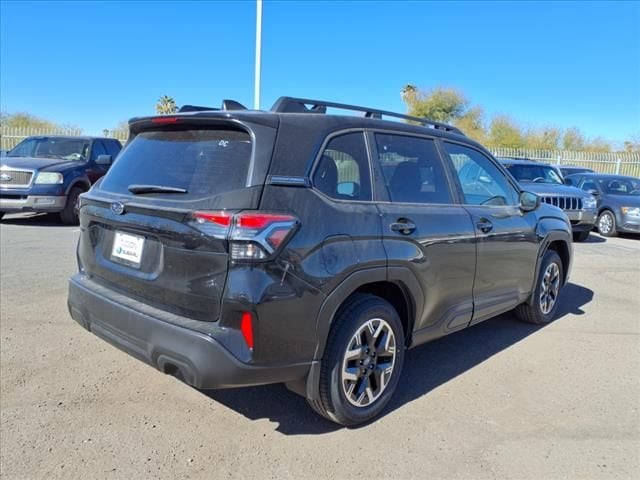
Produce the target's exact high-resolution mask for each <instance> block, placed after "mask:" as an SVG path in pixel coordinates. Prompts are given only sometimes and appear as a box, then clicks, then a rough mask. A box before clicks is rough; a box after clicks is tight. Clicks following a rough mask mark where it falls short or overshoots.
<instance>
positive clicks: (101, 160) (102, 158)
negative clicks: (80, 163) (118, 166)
mask: <svg viewBox="0 0 640 480" xmlns="http://www.w3.org/2000/svg"><path fill="white" fill-rule="evenodd" d="M96 165H111V155H98V158H96Z"/></svg>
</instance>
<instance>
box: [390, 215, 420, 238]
mask: <svg viewBox="0 0 640 480" xmlns="http://www.w3.org/2000/svg"><path fill="white" fill-rule="evenodd" d="M389 228H391V230H393V231H394V232H399V233H402V234H403V235H409V234H410V233H413V231H414V230H415V229H416V224H415V223H413V222H411V221H409V220H405V219H399V220H398V221H397V222H394V223H392V224H391V225H389Z"/></svg>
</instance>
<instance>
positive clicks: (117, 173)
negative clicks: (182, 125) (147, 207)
mask: <svg viewBox="0 0 640 480" xmlns="http://www.w3.org/2000/svg"><path fill="white" fill-rule="evenodd" d="M250 161H251V140H250V137H249V134H247V133H246V132H240V131H236V130H179V131H153V132H142V133H139V134H138V135H136V136H135V138H133V139H132V140H131V142H129V144H128V145H127V146H126V147H125V149H124V150H122V152H121V153H120V156H118V160H117V161H116V162H115V163H114V164H113V166H112V167H111V169H110V170H109V172H108V173H107V175H106V176H105V179H104V180H103V182H102V187H101V188H102V189H103V190H106V191H110V192H115V193H127V194H129V193H130V192H129V190H128V187H129V186H130V185H156V186H162V187H170V188H175V189H184V190H186V193H144V194H139V195H140V196H162V197H166V196H167V195H172V196H174V197H176V199H178V198H179V199H197V198H202V197H206V196H211V195H218V194H221V193H225V192H229V191H231V190H237V189H240V188H243V187H244V186H245V184H246V181H247V175H248V170H249V163H250Z"/></svg>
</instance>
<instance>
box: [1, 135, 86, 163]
mask: <svg viewBox="0 0 640 480" xmlns="http://www.w3.org/2000/svg"><path fill="white" fill-rule="evenodd" d="M88 153H89V140H85V139H82V138H61V137H37V138H27V139H26V140H23V141H22V142H20V143H19V144H18V145H16V147H15V148H14V149H13V150H11V151H10V152H9V153H7V156H8V157H40V158H59V159H60V160H65V161H66V160H79V161H84V160H86V159H87V154H88Z"/></svg>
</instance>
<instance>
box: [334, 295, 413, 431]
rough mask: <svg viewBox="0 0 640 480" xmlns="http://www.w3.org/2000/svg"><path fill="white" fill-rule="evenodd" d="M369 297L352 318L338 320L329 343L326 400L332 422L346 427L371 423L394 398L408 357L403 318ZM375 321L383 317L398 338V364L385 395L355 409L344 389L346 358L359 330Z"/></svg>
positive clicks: (354, 311)
mask: <svg viewBox="0 0 640 480" xmlns="http://www.w3.org/2000/svg"><path fill="white" fill-rule="evenodd" d="M369 297H370V298H369V299H367V300H366V301H364V302H362V303H361V304H360V305H358V307H357V308H356V309H355V310H353V311H351V312H350V315H349V318H346V317H344V316H342V317H340V318H338V322H340V323H339V324H337V325H336V329H337V330H336V332H334V333H335V334H333V335H331V337H330V339H329V342H330V344H327V352H328V355H327V358H326V368H328V369H329V370H328V372H327V373H328V375H325V378H323V380H324V381H325V382H327V383H328V385H324V387H325V388H324V390H325V392H326V393H325V398H324V399H323V400H326V402H325V403H328V405H326V406H327V407H328V408H327V410H328V412H330V413H331V417H332V418H333V420H334V421H336V422H338V423H340V424H342V425H347V426H353V425H358V424H362V423H365V422H368V421H370V420H372V419H373V418H374V417H376V416H377V415H379V414H380V413H381V412H382V410H384V408H385V406H386V405H387V403H388V402H389V400H390V399H391V397H392V396H393V393H394V392H395V390H396V387H397V386H398V382H399V381H400V377H401V375H402V366H403V363H404V355H405V345H404V338H405V337H404V330H403V328H402V323H401V321H400V317H399V316H398V314H397V312H396V311H395V309H394V308H393V307H392V306H391V305H390V304H389V303H388V302H387V301H385V300H383V299H381V298H379V297H375V296H373V295H370V296H369ZM372 318H382V319H383V320H385V321H386V322H387V323H388V324H389V326H390V327H391V329H392V330H393V334H394V335H395V338H396V358H395V364H394V368H393V373H392V374H391V379H390V380H389V383H388V384H387V387H386V388H385V390H384V392H382V395H381V396H380V397H379V398H378V399H377V400H375V402H374V403H373V404H372V405H369V406H366V407H356V406H354V405H352V404H351V403H350V402H349V401H348V400H347V398H346V395H345V393H344V391H343V389H342V384H341V376H342V361H343V355H344V352H345V350H346V348H347V345H348V343H349V342H350V341H351V338H352V337H353V335H354V334H355V332H356V331H357V330H358V328H360V326H361V325H363V324H364V323H365V322H367V321H368V320H370V319H372ZM327 397H328V398H327Z"/></svg>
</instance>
